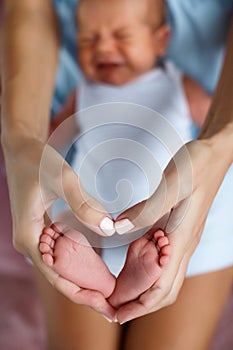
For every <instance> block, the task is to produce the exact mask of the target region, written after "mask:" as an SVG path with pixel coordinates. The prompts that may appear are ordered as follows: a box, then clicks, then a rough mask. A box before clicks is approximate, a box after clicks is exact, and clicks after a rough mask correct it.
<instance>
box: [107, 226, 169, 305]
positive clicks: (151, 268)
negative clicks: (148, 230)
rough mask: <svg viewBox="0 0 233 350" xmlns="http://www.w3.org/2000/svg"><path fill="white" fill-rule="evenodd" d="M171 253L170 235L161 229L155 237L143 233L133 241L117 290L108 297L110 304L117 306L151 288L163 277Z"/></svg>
mask: <svg viewBox="0 0 233 350" xmlns="http://www.w3.org/2000/svg"><path fill="white" fill-rule="evenodd" d="M170 253H171V246H170V244H169V241H168V238H167V236H165V234H164V232H163V231H161V230H159V231H157V232H155V233H154V234H153V237H152V239H148V238H146V237H145V236H144V237H141V238H139V239H137V240H136V241H134V242H133V243H132V244H131V245H130V247H129V250H128V254H127V258H126V262H125V265H124V267H123V269H122V271H121V272H120V274H119V276H118V278H117V281H116V287H115V290H114V292H113V294H112V295H111V296H110V298H109V299H108V301H109V302H110V304H111V305H112V306H114V307H116V308H117V307H119V306H121V305H123V304H125V303H127V302H129V301H131V300H135V299H137V298H138V297H139V296H140V295H141V294H142V293H143V292H145V291H146V290H147V289H149V288H150V287H151V286H152V285H153V284H154V283H155V282H156V281H157V280H158V279H159V278H160V276H161V274H162V267H163V266H165V265H166V264H167V263H168V262H169V256H170Z"/></svg>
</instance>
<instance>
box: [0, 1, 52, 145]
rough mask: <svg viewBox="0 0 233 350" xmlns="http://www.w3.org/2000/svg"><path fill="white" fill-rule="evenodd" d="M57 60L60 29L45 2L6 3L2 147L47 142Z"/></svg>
mask: <svg viewBox="0 0 233 350" xmlns="http://www.w3.org/2000/svg"><path fill="white" fill-rule="evenodd" d="M57 58H58V31H57V23H56V16H55V13H54V9H53V6H52V3H51V2H50V1H48V0H20V1H15V0H8V1H5V17H4V22H3V26H2V32H1V47H0V63H1V74H0V75H1V82H2V143H3V147H4V148H6V149H7V148H8V147H14V146H15V147H17V143H20V142H21V140H22V138H34V139H38V140H40V141H45V140H46V138H47V134H48V126H49V113H50V106H51V100H52V94H53V89H54V81H55V73H56V68H57Z"/></svg>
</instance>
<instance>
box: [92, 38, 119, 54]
mask: <svg viewBox="0 0 233 350" xmlns="http://www.w3.org/2000/svg"><path fill="white" fill-rule="evenodd" d="M115 49H116V47H115V42H114V39H113V38H112V37H111V36H104V37H100V38H98V40H97V43H96V54H97V55H98V57H99V56H102V55H107V54H111V53H113V52H114V51H115Z"/></svg>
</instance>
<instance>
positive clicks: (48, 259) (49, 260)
mask: <svg viewBox="0 0 233 350" xmlns="http://www.w3.org/2000/svg"><path fill="white" fill-rule="evenodd" d="M42 259H43V262H44V263H45V264H46V265H48V266H52V265H53V264H54V259H53V257H52V255H51V254H47V253H46V254H43V255H42Z"/></svg>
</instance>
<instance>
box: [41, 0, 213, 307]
mask: <svg viewBox="0 0 233 350" xmlns="http://www.w3.org/2000/svg"><path fill="white" fill-rule="evenodd" d="M164 14H165V4H164V1H162V0H147V1H140V0H112V1H109V0H81V1H80V2H79V5H78V9H77V19H78V29H79V32H78V47H79V65H80V67H81V69H82V72H83V75H84V78H83V82H82V83H81V85H80V88H79V91H78V92H75V93H74V94H73V95H72V96H71V97H70V98H69V103H68V104H66V106H65V108H64V109H63V111H62V112H61V113H60V115H59V116H58V117H57V118H56V119H55V121H54V122H53V126H52V129H55V128H56V126H57V125H58V124H60V123H61V122H62V121H63V120H64V119H65V118H67V117H68V116H70V115H72V114H73V113H74V112H75V110H74V109H73V108H74V105H76V106H77V107H76V108H77V109H78V110H81V109H82V110H83V109H85V108H87V107H91V106H92V105H97V104H102V103H107V102H129V103H134V104H139V105H143V106H146V107H149V108H151V109H153V110H156V111H158V112H159V113H161V114H162V115H163V116H164V117H165V118H166V119H167V120H168V122H169V123H170V124H171V125H173V126H174V128H176V130H177V132H178V133H179V134H180V135H181V136H183V138H184V140H185V141H188V139H190V138H191V136H190V135H189V126H190V125H191V124H192V121H191V119H190V114H191V115H192V117H193V120H194V121H196V122H197V123H198V124H200V123H201V122H202V119H203V116H204V115H205V113H206V110H207V108H208V105H209V103H210V99H209V97H208V96H207V95H206V93H205V92H204V91H203V90H202V89H201V88H200V87H199V86H198V84H197V83H196V82H194V81H193V80H192V79H190V78H188V77H183V76H182V75H181V74H180V72H179V71H177V70H176V69H175V68H174V66H173V65H172V64H171V63H164V64H162V63H161V62H160V58H161V57H162V56H163V55H164V54H165V52H166V47H167V43H168V40H169V28H168V27H167V25H166V24H165V21H164ZM76 95H77V96H76ZM74 101H75V103H74ZM197 101H198V103H197ZM188 106H189V108H188ZM77 121H78V124H79V130H80V131H81V132H82V134H83V135H84V136H83V137H82V138H81V139H80V140H79V141H78V142H77V146H78V152H77V155H76V157H75V160H74V168H76V169H77V172H78V173H79V175H80V178H81V181H82V183H84V187H85V188H87V191H88V192H89V193H90V194H92V195H93V196H95V193H94V192H95V191H94V190H93V188H92V185H91V184H90V182H91V181H90V180H89V179H88V178H87V176H83V177H82V174H81V170H80V164H81V163H82V162H83V159H84V158H85V155H86V154H87V153H88V152H90V151H91V147H93V139H95V137H96V135H95V134H91V136H88V132H87V133H86V135H85V131H86V130H87V129H86V128H87V126H86V125H85V123H86V121H85V118H82V116H80V119H78V120H77ZM111 128H112V126H111ZM74 130H75V128H74ZM114 130H115V131H114V132H116V133H118V134H117V135H118V136H117V137H120V136H119V135H120V131H119V130H117V126H115V129H114ZM126 131H127V130H126V129H125V130H124V133H125V132H126ZM94 132H96V133H99V134H98V135H97V136H98V137H97V138H98V142H99V143H101V141H106V130H105V135H104V136H103V135H101V130H100V129H98V128H97V129H96V131H94ZM68 134H69V133H68ZM107 134H108V130H107ZM124 135H125V134H124ZM132 135H133V133H131V134H130V136H129V137H130V138H135V141H138V137H139V135H138V133H136V134H135V135H136V136H135V135H134V136H132ZM62 136H64V135H62ZM70 137H71V136H70V134H69V138H70ZM88 137H90V139H89V138H88ZM124 137H125V136H124ZM110 139H111V129H109V140H110ZM89 143H90V149H89V150H88V149H86V148H85V146H86V145H88V144H89ZM152 143H153V142H152ZM156 148H157V141H156V142H155V143H154V144H153V145H152V146H151V152H152V153H154V154H156V152H157V150H156ZM169 157H170V158H171V155H170V156H169ZM169 157H167V159H166V160H165V161H164V160H163V161H162V163H163V164H162V165H161V168H162V169H164V167H165V166H166V164H167V163H168V162H169V160H170V158H169ZM124 164H125V163H121V164H120V163H119V167H118V168H117V170H115V174H114V175H116V177H117V176H118V175H120V174H121V172H123V171H124ZM89 169H91V168H90V167H89ZM130 171H131V170H130ZM113 172H114V170H112V174H113ZM111 176H112V175H111ZM134 177H135V176H134ZM137 177H138V178H140V176H136V178H137ZM100 181H102V182H103V183H102V185H103V188H104V191H105V195H106V198H107V197H108V195H109V193H110V192H111V189H112V187H114V186H113V183H112V182H111V181H110V182H109V180H108V181H107V180H106V177H104V174H103V177H102V179H101V180H100ZM116 181H119V178H117V180H116ZM143 181H144V180H141V179H140V181H139V182H138V183H136V185H135V188H136V192H135V196H133V198H132V201H131V202H130V204H129V205H128V206H132V205H134V204H136V203H137V202H139V201H141V200H143V199H145V193H143V191H144V190H143V188H144V187H143V185H142V182H143ZM108 182H109V183H108ZM102 195H103V193H102ZM102 197H103V196H102ZM97 199H98V200H99V201H101V198H97ZM109 202H110V201H109V198H107V199H106V202H104V203H109ZM106 209H107V210H108V211H109V213H111V212H114V210H112V208H111V206H109V208H108V207H107V208H106ZM124 209H125V208H124ZM115 216H117V215H115ZM63 217H64V216H63ZM59 221H61V220H59ZM71 226H72V225H71ZM81 232H82V230H81ZM118 233H120V232H118ZM73 237H75V239H72V238H73ZM39 249H40V251H41V254H42V258H43V261H44V262H45V263H46V264H47V265H49V266H52V267H53V269H54V270H55V271H56V272H57V273H58V274H59V275H61V276H63V277H64V278H66V279H68V280H70V281H72V282H73V283H75V284H77V285H78V286H80V287H82V288H87V289H93V290H98V291H100V292H101V293H103V295H104V296H105V297H106V298H108V300H109V302H110V303H111V304H112V305H113V306H114V307H116V308H117V307H119V306H120V305H122V304H124V303H126V302H128V301H130V300H134V299H136V298H138V297H139V296H140V294H142V293H143V292H144V291H145V290H147V289H148V288H150V287H151V286H152V285H153V284H154V283H155V282H156V281H157V280H158V279H159V278H160V276H161V273H162V269H163V267H164V266H165V265H166V264H167V263H168V261H169V256H170V254H171V249H170V245H169V240H168V237H167V236H166V235H165V234H164V233H163V231H162V230H157V231H156V230H153V229H152V230H150V232H149V233H148V234H147V235H145V236H143V237H141V238H138V239H137V240H136V241H134V242H133V243H131V245H130V247H129V250H128V252H127V257H126V262H125V265H124V267H123V269H122V270H121V272H120V274H119V276H118V278H117V279H115V277H114V276H113V275H112V274H111V273H110V271H109V269H108V267H107V266H106V264H105V263H104V261H103V260H102V259H101V257H100V256H99V255H98V254H97V253H96V252H95V250H94V249H93V248H92V247H91V246H90V244H89V243H88V241H87V239H86V238H85V237H84V236H83V235H82V234H81V233H78V232H77V231H75V232H74V230H73V229H71V228H70V227H68V226H66V225H65V224H62V223H60V222H59V223H56V224H53V225H51V227H48V228H45V229H44V231H43V233H42V235H41V238H40V246H39ZM109 251H110V254H111V259H114V256H113V255H114V253H113V251H111V249H109Z"/></svg>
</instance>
